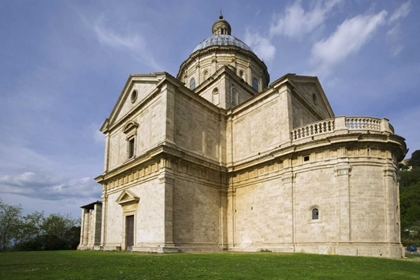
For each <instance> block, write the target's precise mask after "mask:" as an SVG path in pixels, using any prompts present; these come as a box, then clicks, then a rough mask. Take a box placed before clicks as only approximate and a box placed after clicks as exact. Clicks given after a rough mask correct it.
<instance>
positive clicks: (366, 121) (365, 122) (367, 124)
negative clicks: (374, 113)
mask: <svg viewBox="0 0 420 280" xmlns="http://www.w3.org/2000/svg"><path fill="white" fill-rule="evenodd" d="M346 127H347V128H348V129H368V130H381V119H375V118H363V117H346Z"/></svg>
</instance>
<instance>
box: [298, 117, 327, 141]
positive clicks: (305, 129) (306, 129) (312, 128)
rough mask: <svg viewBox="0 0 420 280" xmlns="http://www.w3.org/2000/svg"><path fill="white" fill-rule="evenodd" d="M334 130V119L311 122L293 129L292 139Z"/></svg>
mask: <svg viewBox="0 0 420 280" xmlns="http://www.w3.org/2000/svg"><path fill="white" fill-rule="evenodd" d="M332 131H334V119H329V120H323V121H321V122H317V123H311V124H308V125H305V126H301V127H298V128H296V129H294V130H292V140H298V139H301V138H305V137H309V136H314V135H318V134H322V133H326V132H332Z"/></svg>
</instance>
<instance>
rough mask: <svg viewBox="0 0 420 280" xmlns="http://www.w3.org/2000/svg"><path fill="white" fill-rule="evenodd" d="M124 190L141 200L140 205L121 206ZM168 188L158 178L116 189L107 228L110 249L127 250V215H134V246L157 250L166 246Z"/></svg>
mask: <svg viewBox="0 0 420 280" xmlns="http://www.w3.org/2000/svg"><path fill="white" fill-rule="evenodd" d="M124 189H128V190H130V191H131V192H132V193H134V194H136V195H137V196H138V197H139V198H140V199H139V202H138V204H133V205H128V206H126V205H121V204H119V203H118V202H117V198H118V197H119V195H120V194H121V191H123V190H124ZM164 195H165V185H162V184H160V183H159V180H158V178H157V176H156V177H155V178H154V179H150V180H147V181H143V182H134V183H132V184H130V185H127V186H124V187H119V188H115V189H113V190H112V191H109V192H108V203H107V207H108V208H107V221H106V229H105V236H106V238H105V240H104V242H105V244H106V246H108V247H110V246H119V247H121V248H122V249H124V247H125V244H124V239H125V216H126V215H134V227H135V230H134V232H135V237H134V247H133V250H140V249H141V248H142V247H146V248H149V247H155V246H157V245H158V244H159V245H163V244H164V243H165V236H164V235H165V232H164V229H165V227H164V221H165V219H164V211H162V210H163V209H165V197H164Z"/></svg>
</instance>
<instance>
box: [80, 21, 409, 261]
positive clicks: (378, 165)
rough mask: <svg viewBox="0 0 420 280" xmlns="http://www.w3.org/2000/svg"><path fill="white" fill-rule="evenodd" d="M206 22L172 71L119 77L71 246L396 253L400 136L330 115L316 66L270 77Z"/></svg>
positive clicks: (226, 32) (219, 27)
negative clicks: (92, 184) (94, 194)
mask: <svg viewBox="0 0 420 280" xmlns="http://www.w3.org/2000/svg"><path fill="white" fill-rule="evenodd" d="M212 33H213V35H212V36H210V37H209V38H207V39H205V40H204V41H202V42H201V43H200V44H199V45H198V46H197V48H196V49H195V50H194V51H193V53H192V54H191V55H190V56H189V57H188V59H187V60H186V61H185V62H183V63H182V65H181V66H180V69H179V72H178V75H177V77H173V76H171V75H170V74H168V73H166V72H162V73H154V74H144V75H137V74H136V75H130V77H129V78H128V80H127V83H126V84H125V86H124V88H123V90H122V92H121V95H120V97H119V99H118V101H117V103H116V105H115V107H114V109H113V110H112V112H111V114H110V116H109V118H107V119H106V120H105V122H104V124H103V125H102V127H101V129H100V130H101V131H102V132H103V133H104V135H105V138H106V147H105V162H104V172H103V173H102V174H101V175H100V176H98V177H97V178H96V181H97V182H98V183H99V184H101V185H102V186H103V192H102V201H97V202H94V203H91V204H89V205H86V206H83V207H82V231H81V239H80V245H79V249H98V250H99V249H101V250H128V251H130V250H131V251H140V252H178V251H224V250H228V251H260V250H270V251H273V252H307V253H316V254H336V255H360V256H378V257H380V256H382V257H401V256H402V253H403V250H402V246H401V243H400V214H399V189H398V169H397V166H398V165H397V163H398V162H399V161H400V160H402V159H403V157H404V156H405V153H406V150H407V149H406V144H405V142H404V138H402V137H400V136H398V135H396V134H394V129H393V127H392V126H391V124H390V123H389V121H388V120H387V119H385V118H383V119H377V118H372V117H345V116H339V117H337V116H335V115H334V113H333V110H332V108H331V106H330V104H329V102H328V99H327V97H326V95H325V93H324V91H323V89H322V86H321V84H320V83H319V80H318V79H317V78H316V77H308V76H299V75H296V74H286V75H284V76H283V77H280V78H278V79H277V80H275V81H274V82H272V83H271V84H269V79H270V78H269V74H268V71H267V67H266V65H265V64H264V62H263V61H261V60H260V59H259V58H258V57H257V56H256V55H255V54H254V53H253V52H252V50H251V49H250V48H249V47H248V46H247V45H246V44H245V43H243V42H242V41H241V40H239V39H237V38H235V37H233V36H231V26H230V24H229V23H228V22H227V21H226V20H224V19H223V17H220V18H219V20H217V21H216V22H215V23H214V24H213V26H212Z"/></svg>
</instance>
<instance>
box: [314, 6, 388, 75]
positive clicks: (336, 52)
mask: <svg viewBox="0 0 420 280" xmlns="http://www.w3.org/2000/svg"><path fill="white" fill-rule="evenodd" d="M386 15H387V12H386V11H385V10H383V11H381V12H379V13H377V14H374V15H358V16H355V17H353V18H351V19H349V20H345V21H344V22H343V23H342V24H341V25H340V26H338V27H337V30H336V31H335V32H334V33H333V34H332V35H331V36H330V37H328V38H327V39H324V40H321V41H318V42H316V43H315V44H314V45H313V47H312V49H311V63H312V64H313V65H314V66H315V67H316V71H315V72H317V73H322V74H324V75H325V76H327V75H329V73H330V72H331V71H332V68H333V67H334V66H336V65H337V64H339V63H341V62H343V61H344V60H345V59H346V58H347V57H348V56H349V55H350V54H353V53H357V52H358V51H359V50H360V49H361V47H362V46H363V45H365V44H366V43H367V42H368V41H369V39H370V38H371V37H372V36H373V34H374V33H375V31H376V30H377V29H378V27H379V26H381V25H383V24H384V23H385V17H386Z"/></svg>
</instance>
